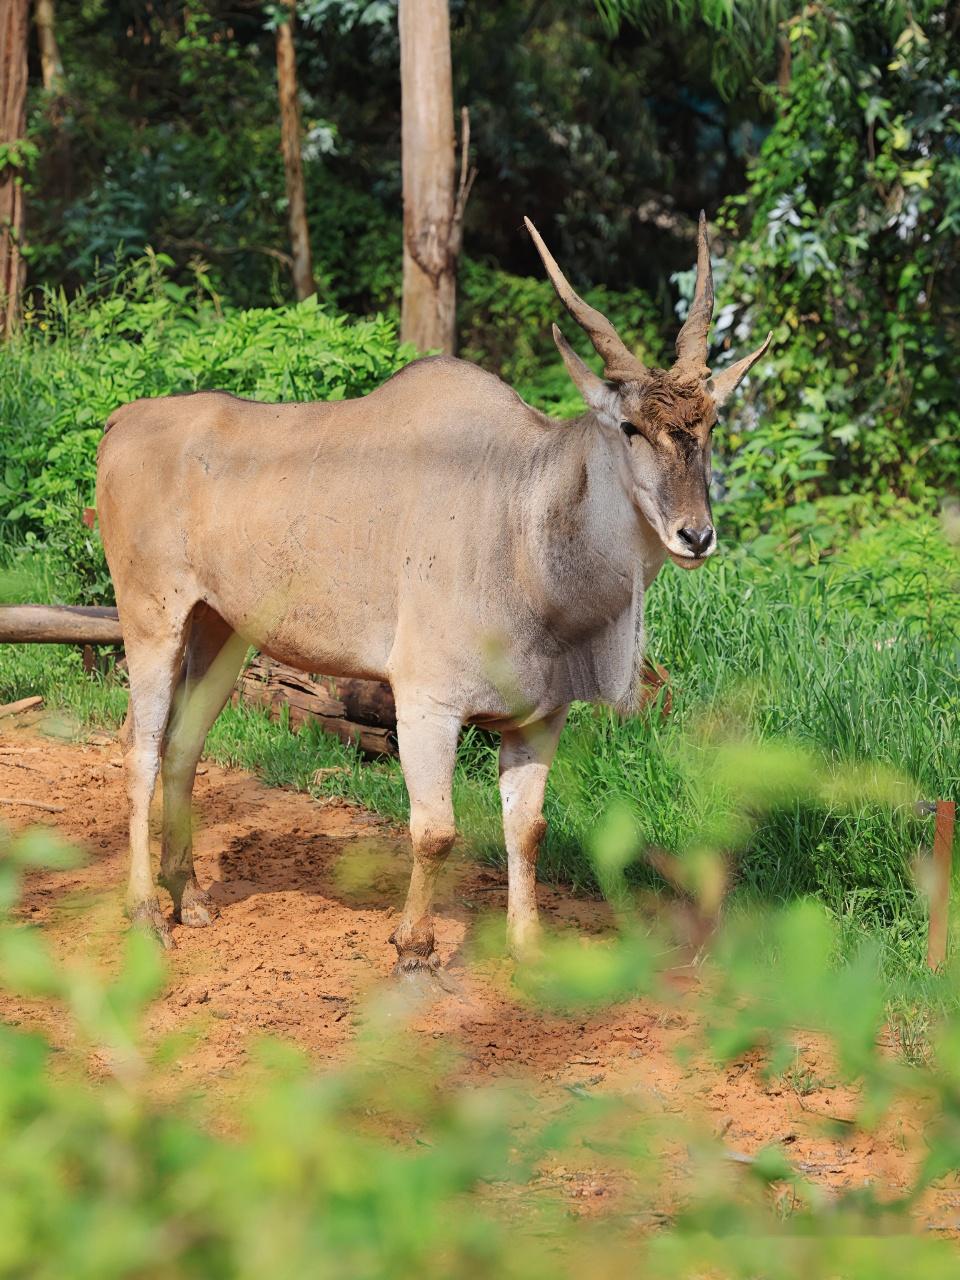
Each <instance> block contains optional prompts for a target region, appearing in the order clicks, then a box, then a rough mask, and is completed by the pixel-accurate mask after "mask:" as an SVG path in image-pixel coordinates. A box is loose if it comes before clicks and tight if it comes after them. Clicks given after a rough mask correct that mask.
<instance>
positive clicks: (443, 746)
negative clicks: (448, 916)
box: [390, 697, 460, 974]
mask: <svg viewBox="0 0 960 1280" xmlns="http://www.w3.org/2000/svg"><path fill="white" fill-rule="evenodd" d="M459 733H460V719H459V717H458V716H455V715H451V714H450V712H448V711H445V710H444V711H439V710H437V709H435V708H431V707H430V706H428V705H427V706H425V705H423V704H416V705H412V706H411V705H404V703H403V701H402V700H401V699H400V698H399V697H398V706H397V737H398V741H399V746H400V762H401V764H402V765H403V776H404V779H405V780H406V784H407V791H408V793H409V795H410V836H411V839H412V841H413V871H412V873H411V876H410V889H409V891H408V893H407V901H406V905H405V906H404V908H403V917H402V918H401V920H400V923H399V924H398V925H397V927H396V929H395V930H394V931H393V933H392V934H391V935H390V941H391V942H392V943H393V944H394V945H395V946H396V948H397V956H398V959H397V965H396V969H395V970H394V972H395V973H398V974H400V973H414V972H417V971H418V970H419V971H424V970H425V971H427V972H433V971H435V970H436V969H437V968H439V963H440V962H439V958H438V957H437V954H436V952H435V951H434V949H433V917H432V914H431V910H432V906H433V893H434V888H435V886H436V883H437V877H438V875H439V874H440V869H441V868H442V866H443V864H444V862H446V860H447V854H448V853H449V852H450V846H451V845H452V844H453V842H454V839H455V838H456V834H457V832H456V828H455V827H454V825H453V796H452V791H453V766H454V761H455V759H456V754H457V737H458V735H459Z"/></svg>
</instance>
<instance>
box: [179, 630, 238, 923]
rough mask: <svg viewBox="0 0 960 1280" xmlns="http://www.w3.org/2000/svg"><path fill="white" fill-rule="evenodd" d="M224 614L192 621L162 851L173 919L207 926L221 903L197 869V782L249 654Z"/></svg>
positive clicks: (181, 685)
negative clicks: (211, 737)
mask: <svg viewBox="0 0 960 1280" xmlns="http://www.w3.org/2000/svg"><path fill="white" fill-rule="evenodd" d="M246 649H247V646H246V642H245V641H243V640H241V639H240V638H239V637H238V636H237V635H236V633H235V632H234V631H232V630H231V629H230V627H229V626H228V625H227V624H226V623H225V622H224V621H223V619H222V618H221V617H220V615H219V614H217V613H215V612H214V611H213V610H212V609H210V608H209V607H208V606H206V605H199V606H197V608H196V609H195V610H194V613H193V617H192V619H191V626H190V635H189V639H188V641H187V651H186V662H185V669H184V678H183V680H182V682H181V684H180V685H179V687H178V689H177V692H176V695H175V697H174V707H173V714H172V715H171V717H170V727H169V729H168V731H167V737H166V742H165V744H164V752H163V766H162V774H161V776H162V780H163V844H162V848H163V852H162V855H161V862H160V883H161V884H162V885H163V887H164V888H165V889H166V890H167V892H168V893H169V894H170V896H171V898H172V899H173V914H174V919H175V920H177V921H178V922H179V923H181V924H185V925H190V926H192V927H193V928H204V927H205V926H207V925H209V924H211V923H212V922H213V919H214V918H215V917H216V916H217V914H218V911H217V907H216V905H215V904H214V901H213V899H212V898H211V897H210V895H209V894H208V893H207V891H206V890H205V889H202V888H201V887H200V885H199V883H198V881H197V877H196V873H195V871H194V867H193V814H192V804H191V801H192V797H193V784H194V781H195V779H196V773H197V763H198V762H199V760H200V756H201V754H202V752H203V744H204V742H205V741H206V737H207V734H208V733H209V731H210V727H211V725H212V724H213V722H214V720H216V718H217V716H218V715H219V714H220V712H221V710H222V709H223V705H224V703H225V702H226V701H227V699H228V698H229V696H230V691H231V690H232V688H233V686H234V683H235V681H236V678H237V673H238V671H239V670H240V667H241V666H242V664H243V659H244V656H245V655H246Z"/></svg>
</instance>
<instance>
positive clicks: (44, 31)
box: [34, 0, 64, 95]
mask: <svg viewBox="0 0 960 1280" xmlns="http://www.w3.org/2000/svg"><path fill="white" fill-rule="evenodd" d="M34 16H35V20H36V24H37V42H38V44H39V45H40V71H41V74H42V75H43V87H44V89H46V90H47V92H48V93H53V94H57V95H60V94H62V93H63V90H64V80H63V63H62V62H61V61H60V46H59V45H58V44H57V24H56V16H55V13H54V7H53V0H37V2H36V11H35V15H34Z"/></svg>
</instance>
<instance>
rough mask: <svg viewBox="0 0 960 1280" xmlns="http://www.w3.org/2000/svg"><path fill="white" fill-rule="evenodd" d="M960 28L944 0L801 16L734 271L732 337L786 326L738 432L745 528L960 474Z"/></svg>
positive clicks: (731, 455) (919, 489)
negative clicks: (827, 502) (959, 302)
mask: <svg viewBox="0 0 960 1280" xmlns="http://www.w3.org/2000/svg"><path fill="white" fill-rule="evenodd" d="M954 27H955V23H953V22H952V20H951V19H950V16H949V14H948V8H947V7H946V6H943V5H938V4H932V3H928V4H924V5H922V6H920V7H916V6H914V8H913V10H912V11H910V10H906V9H904V8H903V7H901V6H899V5H889V6H869V5H862V4H858V3H838V4H834V5H829V6H817V7H816V8H813V9H811V8H809V7H805V8H804V9H803V11H802V13H799V14H798V16H796V17H794V18H792V19H791V20H790V21H789V23H788V24H787V25H786V28H785V31H786V36H787V37H788V39H789V43H790V48H791V50H792V55H793V57H792V78H791V80H790V85H789V88H788V90H787V91H786V92H785V94H784V95H783V96H782V97H781V98H780V100H779V102H778V110H777V117H776V120H775V122H774V125H773V128H772V129H771V131H770V134H769V135H768V137H767V139H766V141H765V142H764V144H763V147H762V148H761V151H760V154H759V156H758V157H757V159H756V160H755V161H754V163H753V164H752V165H751V167H750V171H749V180H748V186H747V190H746V192H745V193H744V194H743V195H742V196H737V197H735V198H733V199H731V200H730V201H729V202H728V204H727V211H726V225H727V226H728V227H729V228H730V229H731V230H733V229H734V228H735V227H736V226H737V224H738V223H740V224H741V226H742V230H741V237H740V243H739V244H738V245H737V247H736V248H735V250H734V253H733V254H732V257H731V259H730V261H729V262H728V263H725V264H724V268H725V269H724V270H723V272H722V275H720V279H719V284H720V298H721V303H722V304H727V305H725V306H722V307H721V311H720V315H719V323H718V325H717V330H716V336H717V338H718V339H719V340H720V341H721V343H722V345H723V347H724V348H726V347H728V346H729V347H730V348H731V354H733V353H736V352H740V351H742V350H743V349H749V347H750V345H751V343H753V344H755V343H756V342H757V341H758V340H759V337H760V336H762V335H763V333H764V332H765V331H766V330H767V329H768V328H770V329H772V330H773V332H774V342H773V346H772V348H771V351H770V352H769V353H768V355H767V356H766V357H765V358H764V360H763V361H761V363H760V365H758V366H757V370H756V373H755V374H754V375H753V376H752V377H751V379H750V389H749V392H748V394H747V395H746V396H745V397H744V396H741V398H740V399H739V400H738V402H737V403H736V404H735V405H734V406H733V408H732V410H731V411H730V412H729V413H728V414H727V427H726V431H725V434H724V436H723V437H722V438H723V441H724V445H723V478H724V483H725V485H726V489H727V493H728V496H729V498H730V500H731V502H732V503H733V506H734V510H735V512H736V515H737V519H738V522H739V524H740V527H741V528H743V529H745V530H747V531H750V532H754V531H756V530H757V529H765V528H771V527H772V528H773V529H774V530H775V531H776V532H778V533H779V535H780V536H781V538H789V537H791V536H794V535H796V534H797V532H798V531H800V532H802V531H803V530H804V529H805V528H807V527H809V526H811V525H813V524H816V522H817V517H816V507H815V506H813V505H812V504H813V503H814V502H815V500H816V499H817V498H819V497H821V496H822V495H833V496H834V500H835V502H836V503H837V504H838V506H839V509H840V510H847V511H849V510H850V509H851V507H853V506H855V505H856V504H857V502H858V499H859V497H860V495H862V494H863V493H865V492H871V493H874V494H879V495H888V496H889V497H891V498H897V499H909V500H912V501H914V502H920V503H924V502H926V503H929V501H930V500H931V497H936V496H939V495H942V494H943V493H944V491H947V492H949V491H951V490H953V489H954V488H955V487H956V485H957V483H958V481H960V444H958V441H960V411H958V407H957V401H956V385H957V380H958V375H960V365H958V363H957V352H958V350H960V345H958V341H957V336H958V335H957V313H956V299H957V295H958V287H960V278H958V276H957V271H956V263H957V260H958V255H957V246H958V233H960V152H958V147H957V137H958V135H957V126H958V121H957V118H956V103H957V100H958V92H960V78H958V63H957V58H956V53H957V47H956V34H955V31H954ZM835 509H836V508H835Z"/></svg>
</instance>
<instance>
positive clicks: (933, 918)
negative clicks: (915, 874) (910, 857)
mask: <svg viewBox="0 0 960 1280" xmlns="http://www.w3.org/2000/svg"><path fill="white" fill-rule="evenodd" d="M936 813H937V824H936V828H935V831H934V836H933V874H932V876H931V886H930V925H929V931H928V933H927V965H928V966H929V968H931V969H939V968H940V966H941V965H942V964H943V962H944V960H946V958H947V927H948V925H949V921H950V880H951V875H952V872H953V827H954V822H955V820H956V816H957V806H956V804H955V803H954V802H953V801H952V800H938V801H937V809H936Z"/></svg>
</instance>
